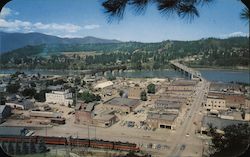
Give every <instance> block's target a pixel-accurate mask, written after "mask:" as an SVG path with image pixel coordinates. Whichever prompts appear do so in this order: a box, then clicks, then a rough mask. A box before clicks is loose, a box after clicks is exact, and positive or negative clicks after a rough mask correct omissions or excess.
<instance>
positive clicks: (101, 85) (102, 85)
mask: <svg viewBox="0 0 250 157" xmlns="http://www.w3.org/2000/svg"><path fill="white" fill-rule="evenodd" d="M112 85H113V82H112V81H106V82H102V83H98V84H97V85H96V86H95V87H94V88H95V89H98V88H105V87H109V86H112Z"/></svg>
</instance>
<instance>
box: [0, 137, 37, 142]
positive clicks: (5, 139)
mask: <svg viewBox="0 0 250 157" xmlns="http://www.w3.org/2000/svg"><path fill="white" fill-rule="evenodd" d="M0 142H27V143H30V142H32V143H36V142H37V137H36V136H0Z"/></svg>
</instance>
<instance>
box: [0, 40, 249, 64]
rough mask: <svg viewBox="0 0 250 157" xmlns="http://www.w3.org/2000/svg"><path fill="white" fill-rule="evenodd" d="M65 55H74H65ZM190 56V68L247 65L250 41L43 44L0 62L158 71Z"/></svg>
mask: <svg viewBox="0 0 250 157" xmlns="http://www.w3.org/2000/svg"><path fill="white" fill-rule="evenodd" d="M65 52H70V53H73V55H70V56H69V55H66V54H65ZM92 52H94V54H95V55H93V54H92ZM83 54H84V55H83ZM188 56H189V60H187V61H186V62H187V64H189V65H191V66H197V67H199V66H230V67H232V66H248V65H249V38H247V37H233V38H228V39H215V38H208V39H201V40H197V41H163V42H159V43H139V42H124V43H106V44H46V45H45V44H43V45H39V46H25V47H23V48H20V49H16V50H13V51H11V52H8V53H5V54H2V55H1V58H0V60H1V64H2V65H1V66H2V67H3V68H16V67H18V68H22V67H25V68H48V69H50V68H56V69H61V68H71V69H88V68H94V67H99V66H103V65H107V66H108V65H114V64H126V65H128V66H129V67H130V68H132V69H159V68H167V67H168V62H169V60H171V59H176V58H184V57H188Z"/></svg>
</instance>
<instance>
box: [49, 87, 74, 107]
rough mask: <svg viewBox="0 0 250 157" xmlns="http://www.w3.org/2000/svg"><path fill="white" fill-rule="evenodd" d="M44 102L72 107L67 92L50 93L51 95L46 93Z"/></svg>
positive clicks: (71, 100)
mask: <svg viewBox="0 0 250 157" xmlns="http://www.w3.org/2000/svg"><path fill="white" fill-rule="evenodd" d="M45 97H46V102H47V103H57V104H61V105H69V104H70V105H72V104H73V99H72V93H70V92H69V91H68V90H66V91H52V92H51V93H46V94H45Z"/></svg>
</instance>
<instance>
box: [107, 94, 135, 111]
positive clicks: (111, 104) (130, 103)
mask: <svg viewBox="0 0 250 157" xmlns="http://www.w3.org/2000/svg"><path fill="white" fill-rule="evenodd" d="M139 104H140V100H138V99H129V98H120V97H115V98H112V99H110V100H108V101H106V102H104V106H105V108H106V109H108V110H111V111H117V112H123V113H127V114H128V113H130V112H131V111H133V110H134V109H135V108H136V107H137V106H138V105H139Z"/></svg>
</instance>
